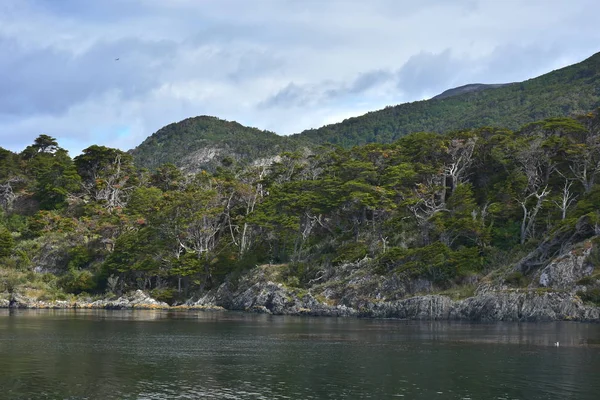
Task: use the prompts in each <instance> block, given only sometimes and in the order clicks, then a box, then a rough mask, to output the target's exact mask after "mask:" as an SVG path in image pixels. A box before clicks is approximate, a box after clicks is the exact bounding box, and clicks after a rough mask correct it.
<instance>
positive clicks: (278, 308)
mask: <svg viewBox="0 0 600 400" xmlns="http://www.w3.org/2000/svg"><path fill="white" fill-rule="evenodd" d="M595 251H598V248H597V245H596V244H595V240H594V239H588V240H586V241H584V242H580V243H577V244H576V245H574V246H573V247H572V248H571V249H569V250H568V251H565V252H564V253H562V254H560V255H559V256H557V257H555V258H553V259H551V260H550V261H549V262H547V264H546V265H545V266H544V267H543V268H540V269H539V270H538V271H536V272H535V273H534V274H532V279H531V283H530V284H529V286H528V287H524V288H518V289H514V288H509V287H507V286H506V285H505V284H503V283H502V282H503V280H502V279H497V280H496V281H485V282H483V281H482V282H473V283H472V284H471V286H473V287H476V289H475V291H474V293H473V294H472V295H471V296H469V297H467V298H464V299H457V300H456V299H452V298H450V297H449V296H446V295H441V294H433V293H432V294H421V295H415V293H423V292H433V291H434V288H433V285H432V284H431V283H430V282H427V281H405V280H402V279H401V278H399V277H394V276H387V277H382V276H378V275H376V274H372V273H370V272H369V268H368V260H363V261H362V262H359V263H356V264H347V265H345V266H344V267H343V268H341V269H340V270H339V271H340V272H338V274H337V275H332V276H328V277H326V278H325V279H324V282H320V283H318V284H315V285H313V286H312V287H311V288H309V289H308V290H302V289H297V288H293V287H289V286H287V285H285V284H284V283H282V282H278V281H279V280H280V274H279V273H278V269H281V266H262V267H259V268H256V269H254V270H252V271H251V272H249V273H247V274H246V275H244V276H242V277H241V278H240V279H239V280H238V281H237V282H231V281H228V282H225V283H224V284H223V285H221V286H220V287H218V288H217V289H215V290H213V291H210V292H209V293H207V294H206V295H204V296H203V297H202V298H200V299H199V300H197V301H195V302H190V303H189V305H190V306H220V307H224V308H225V309H230V310H243V311H253V312H262V313H270V314H288V315H290V314H291V315H301V314H305V315H327V316H359V317H371V318H402V319H421V320H429V319H432V320H474V321H556V320H570V321H600V308H599V307H596V306H594V305H591V304H585V303H584V302H583V300H582V298H581V295H582V294H585V293H586V292H587V291H589V290H593V289H594V288H596V287H598V286H600V280H599V279H597V278H595V277H594V276H593V273H594V267H593V265H592V264H591V263H590V261H589V260H590V256H591V255H592V254H593V253H594V252H595ZM582 283H585V284H582ZM399 297H404V298H399Z"/></svg>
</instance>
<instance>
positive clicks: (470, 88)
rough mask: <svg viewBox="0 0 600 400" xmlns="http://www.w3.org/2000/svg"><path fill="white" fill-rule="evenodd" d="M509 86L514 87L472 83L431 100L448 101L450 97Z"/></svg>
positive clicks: (449, 90) (504, 84)
mask: <svg viewBox="0 0 600 400" xmlns="http://www.w3.org/2000/svg"><path fill="white" fill-rule="evenodd" d="M507 85H512V83H495V84H491V85H490V84H484V83H471V84H468V85H464V86H459V87H455V88H452V89H448V90H445V91H443V92H442V93H440V94H438V95H437V96H434V97H432V98H431V100H442V99H447V98H448V97H453V96H458V95H461V94H465V93H472V92H481V91H482V90H486V89H496V88H499V87H502V86H507Z"/></svg>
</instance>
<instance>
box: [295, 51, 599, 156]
mask: <svg viewBox="0 0 600 400" xmlns="http://www.w3.org/2000/svg"><path fill="white" fill-rule="evenodd" d="M457 89H460V88H457ZM452 91H454V93H455V92H456V89H453V90H451V92H452ZM445 93H446V92H445ZM450 94H453V93H450ZM443 95H444V94H443V93H442V95H440V96H436V97H437V98H433V99H430V100H424V101H417V102H413V103H406V104H400V105H397V106H394V107H386V108H385V109H383V110H379V111H374V112H370V113H367V114H365V115H363V116H360V117H355V118H350V119H347V120H345V121H343V122H340V123H337V124H332V125H327V126H324V127H322V128H318V129H310V130H306V131H304V132H302V133H300V134H298V135H295V137H297V138H299V139H300V138H302V139H309V140H310V141H312V142H315V143H333V144H338V145H341V146H345V147H348V146H354V145H359V144H365V143H373V142H377V143H389V142H392V141H394V140H396V139H398V138H400V137H402V136H404V135H406V134H408V133H411V132H419V131H430V132H438V133H443V132H448V131H454V130H460V129H467V128H473V127H478V126H484V125H488V126H496V127H507V128H511V129H517V128H518V127H519V126H522V125H524V124H526V123H529V122H533V121H537V120H540V119H544V118H550V117H560V116H569V115H574V114H579V113H584V112H588V111H591V110H593V109H595V108H597V107H599V106H600V53H597V54H595V55H593V56H592V57H590V58H588V59H587V60H585V61H583V62H581V63H578V64H575V65H571V66H568V67H565V68H562V69H559V70H556V71H553V72H550V73H548V74H545V75H542V76H540V77H537V78H534V79H530V80H527V81H524V82H521V83H515V84H510V85H505V86H501V87H498V88H486V90H477V91H469V92H467V93H464V94H457V95H451V97H447V96H443Z"/></svg>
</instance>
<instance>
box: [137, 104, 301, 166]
mask: <svg viewBox="0 0 600 400" xmlns="http://www.w3.org/2000/svg"><path fill="white" fill-rule="evenodd" d="M303 142H304V140H291V139H290V138H289V137H284V136H278V135H276V134H275V133H273V132H268V131H261V130H259V129H256V128H248V127H246V126H243V125H240V124H238V123H237V122H229V121H224V120H221V119H219V118H215V117H208V116H202V117H195V118H188V119H185V120H183V121H181V122H178V123H173V124H170V125H167V126H165V127H164V128H162V129H160V130H159V131H158V132H156V133H155V134H153V135H151V136H150V137H148V138H147V139H146V140H144V142H143V143H142V144H140V145H139V146H138V147H136V148H135V149H133V150H131V152H130V153H131V154H132V155H133V157H134V159H135V161H136V164H137V165H138V166H141V167H145V168H148V169H151V170H154V169H155V168H156V167H158V166H160V165H162V164H165V163H172V164H175V165H177V166H178V167H181V168H184V169H185V170H186V171H191V172H197V171H199V170H200V169H208V170H212V171H214V169H215V168H216V167H218V166H220V165H221V164H222V162H223V161H224V160H225V163H232V162H241V163H248V162H251V161H254V160H256V159H260V158H268V157H273V156H275V155H277V154H279V153H281V152H284V151H288V150H294V149H298V148H300V147H301V144H302V143H303Z"/></svg>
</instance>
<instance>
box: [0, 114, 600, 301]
mask: <svg viewBox="0 0 600 400" xmlns="http://www.w3.org/2000/svg"><path fill="white" fill-rule="evenodd" d="M0 174H1V180H0V188H1V189H2V190H1V191H0V204H1V205H2V210H3V211H2V215H1V216H0V292H5V293H11V292H13V291H21V292H26V293H31V294H35V295H37V296H38V297H43V298H48V299H68V298H71V297H72V296H74V295H80V296H94V295H102V294H107V295H110V296H112V295H119V294H121V293H123V292H125V291H128V290H132V289H144V290H148V291H150V292H151V293H152V294H153V295H155V296H156V297H158V298H160V299H162V300H166V301H169V302H175V301H181V300H183V299H186V298H189V297H190V296H192V295H194V294H197V293H198V292H201V291H202V290H206V289H210V288H214V287H215V286H216V285H218V284H220V283H221V282H223V281H224V280H225V279H226V278H227V277H228V276H229V277H231V279H232V280H231V281H230V282H233V281H234V280H235V279H236V277H239V276H240V272H241V271H245V270H249V269H252V268H256V266H257V265H258V266H260V267H259V268H261V270H260V271H261V272H260V273H262V274H264V275H265V276H271V275H273V276H277V279H278V280H279V281H280V282H283V283H284V284H285V285H286V286H288V287H292V288H295V289H294V290H298V292H299V293H303V290H305V289H307V288H308V287H310V286H311V285H312V284H314V283H315V282H318V283H319V284H327V282H326V281H327V278H326V277H327V276H333V275H337V276H340V274H342V272H340V271H344V268H345V267H346V266H347V265H348V264H349V263H356V262H358V261H361V265H365V266H366V268H367V269H368V271H364V272H363V273H370V274H374V275H385V276H392V275H393V276H395V277H397V279H398V280H400V281H405V282H410V281H413V280H420V281H429V282H430V283H431V284H432V285H433V287H434V289H436V290H437V291H441V292H443V293H448V294H450V295H451V296H453V297H454V298H463V297H465V296H468V295H469V294H470V293H472V292H473V290H474V284H473V282H476V281H477V280H478V279H481V278H483V277H484V276H488V275H489V276H493V275H494V274H495V273H497V272H498V271H503V272H502V274H500V275H497V276H504V278H503V283H504V284H507V285H510V286H513V287H521V286H524V285H527V284H528V282H529V281H530V277H531V273H532V272H533V270H530V269H523V270H521V271H520V272H515V273H512V274H506V272H507V271H508V270H507V267H509V266H510V263H512V262H514V261H516V260H514V259H513V258H514V257H516V256H515V255H520V254H525V253H527V252H528V251H529V250H531V249H533V248H536V247H537V246H538V244H540V246H541V245H543V244H544V243H547V238H549V237H555V236H556V237H559V236H560V235H571V234H572V233H573V232H575V231H577V232H584V233H578V234H579V235H580V239H581V240H583V239H585V238H587V237H590V236H593V235H594V228H592V229H591V230H587V231H586V230H585V229H582V228H581V224H582V222H581V221H587V223H588V224H592V225H594V226H597V224H598V221H600V219H599V218H600V214H599V209H598V204H599V202H598V200H599V199H600V185H599V184H598V182H597V177H598V175H600V116H599V113H598V112H594V113H589V114H584V115H582V116H579V117H576V118H551V119H546V120H543V121H540V122H535V123H530V124H527V125H525V126H523V127H522V128H521V129H520V130H518V131H514V132H513V131H511V130H509V129H502V128H489V127H486V128H477V129H467V130H462V131H456V132H452V133H448V134H445V135H439V134H435V133H422V132H421V133H414V134H411V135H407V136H405V137H402V138H401V139H399V140H397V141H395V142H394V143H391V144H369V145H364V146H358V147H353V148H351V149H343V148H331V149H329V150H321V151H320V152H319V153H317V154H307V153H303V152H300V151H298V152H284V153H282V154H280V156H279V157H278V158H277V162H274V163H273V164H270V165H254V164H252V163H248V162H246V163H241V162H230V163H222V164H221V165H220V166H219V167H218V168H216V169H215V170H214V171H213V172H207V171H200V172H198V173H186V172H182V171H181V170H179V169H177V168H176V167H175V166H174V165H172V164H164V165H161V166H157V168H155V169H154V170H153V171H151V172H149V171H148V170H146V169H143V168H139V167H137V166H136V165H135V164H134V158H133V157H132V156H131V155H130V154H127V153H124V152H122V151H120V150H117V149H110V148H107V147H102V146H91V147H89V148H87V149H85V150H84V151H83V153H82V154H81V155H80V156H78V157H76V158H75V159H74V160H72V159H71V158H70V157H69V156H68V154H67V152H66V151H65V150H63V149H61V148H60V146H59V144H58V143H57V142H56V140H55V139H54V138H51V137H48V136H45V135H42V136H40V137H39V138H38V139H37V140H36V141H35V143H34V144H32V145H31V146H29V147H27V148H26V149H25V150H24V151H23V152H22V153H20V154H14V153H11V152H8V151H6V150H2V151H0ZM581 235H583V236H581ZM597 258H598V256H597V251H596V250H594V252H593V253H592V254H591V255H590V257H589V260H588V261H589V262H590V263H594V264H596V261H597ZM593 290H594V289H593V288H592V289H590V291H589V292H588V294H586V295H585V296H586V297H585V299H586V301H596V300H597V299H596V298H595V297H593V296H595V293H596V292H594V291H593ZM582 296H584V295H582ZM590 296H592V297H590Z"/></svg>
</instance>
